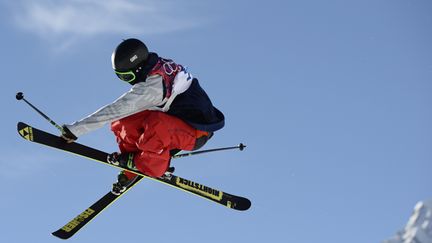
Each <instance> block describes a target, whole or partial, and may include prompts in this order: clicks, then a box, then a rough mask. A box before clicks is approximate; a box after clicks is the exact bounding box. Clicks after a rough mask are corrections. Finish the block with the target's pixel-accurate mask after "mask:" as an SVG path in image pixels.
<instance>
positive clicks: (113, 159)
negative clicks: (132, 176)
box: [107, 152, 137, 170]
mask: <svg viewBox="0 0 432 243" xmlns="http://www.w3.org/2000/svg"><path fill="white" fill-rule="evenodd" d="M133 159H134V154H133V153H121V154H120V153H117V152H114V153H112V154H108V157H107V161H108V163H110V164H112V165H115V166H120V167H123V168H125V169H131V170H136V169H137V168H136V167H135V163H134V160H133Z"/></svg>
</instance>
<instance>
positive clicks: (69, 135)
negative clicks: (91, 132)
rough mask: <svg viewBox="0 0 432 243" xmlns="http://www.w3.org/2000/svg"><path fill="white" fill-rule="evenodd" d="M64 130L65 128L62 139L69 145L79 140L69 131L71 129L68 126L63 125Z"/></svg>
mask: <svg viewBox="0 0 432 243" xmlns="http://www.w3.org/2000/svg"><path fill="white" fill-rule="evenodd" d="M62 128H63V131H62V134H61V137H62V138H63V139H64V140H66V142H68V143H72V142H74V141H75V140H77V139H78V138H77V136H75V135H74V134H73V133H72V132H71V131H70V130H69V128H67V127H66V125H63V126H62Z"/></svg>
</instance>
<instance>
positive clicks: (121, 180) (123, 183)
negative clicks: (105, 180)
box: [111, 172, 138, 196]
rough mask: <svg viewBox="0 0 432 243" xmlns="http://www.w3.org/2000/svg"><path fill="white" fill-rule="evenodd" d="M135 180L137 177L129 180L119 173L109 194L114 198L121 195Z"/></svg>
mask: <svg viewBox="0 0 432 243" xmlns="http://www.w3.org/2000/svg"><path fill="white" fill-rule="evenodd" d="M137 178H138V176H135V177H134V178H132V179H129V178H128V177H127V176H126V175H125V174H124V173H123V172H120V174H119V175H118V176H117V182H116V183H114V184H113V185H112V189H111V193H112V194H114V195H116V196H119V195H121V194H122V193H123V192H125V191H126V190H127V189H128V187H129V186H130V185H131V184H132V183H133V182H134V181H135V180H136V179H137Z"/></svg>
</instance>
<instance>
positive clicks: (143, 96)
mask: <svg viewBox="0 0 432 243" xmlns="http://www.w3.org/2000/svg"><path fill="white" fill-rule="evenodd" d="M164 102H165V101H164V97H163V82H162V77H161V76H159V75H155V76H151V77H149V78H147V80H146V82H140V83H137V84H135V85H134V86H132V88H131V89H130V90H129V91H128V92H127V93H125V94H123V95H122V96H120V97H119V98H118V99H117V100H115V101H114V102H113V103H111V104H109V105H106V106H104V107H102V108H100V109H99V110H97V111H96V112H94V113H93V114H91V115H89V116H87V117H85V118H83V119H81V120H79V121H76V122H74V123H72V124H70V125H66V127H67V128H68V129H69V130H70V131H71V132H72V133H73V134H74V135H75V136H77V137H79V136H81V135H83V134H86V133H88V132H91V131H93V130H96V129H98V128H100V127H102V126H104V125H105V124H107V123H111V122H113V121H116V120H119V119H121V118H124V117H127V116H129V115H132V114H135V113H137V112H140V111H144V110H151V109H154V108H156V107H157V106H160V105H162V104H163V103H164Z"/></svg>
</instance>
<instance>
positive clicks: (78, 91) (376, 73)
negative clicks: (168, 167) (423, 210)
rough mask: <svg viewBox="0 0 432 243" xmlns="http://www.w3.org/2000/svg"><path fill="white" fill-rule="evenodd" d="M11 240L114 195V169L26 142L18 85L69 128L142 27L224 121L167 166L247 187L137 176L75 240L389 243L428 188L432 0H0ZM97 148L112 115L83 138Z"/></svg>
mask: <svg viewBox="0 0 432 243" xmlns="http://www.w3.org/2000/svg"><path fill="white" fill-rule="evenodd" d="M0 4H1V8H0V12H1V14H0V19H1V21H0V28H1V33H2V40H1V43H2V45H0V51H1V53H2V58H1V68H2V71H3V78H2V80H3V88H2V89H1V93H2V95H1V96H0V101H1V104H2V111H3V113H4V116H3V118H2V120H1V124H2V126H1V131H2V134H3V139H1V140H0V141H1V146H0V147H1V148H2V149H1V154H2V156H1V159H0V161H1V163H0V183H1V185H3V187H2V188H3V196H2V197H1V198H2V200H0V210H1V214H2V217H3V222H2V223H1V226H2V227H1V233H0V241H1V242H30V241H31V242H58V239H56V238H54V237H52V236H51V235H50V232H52V231H54V230H56V229H57V228H59V227H61V226H63V225H64V224H65V223H67V222H68V221H69V220H70V219H72V218H73V217H74V216H76V215H77V214H78V213H80V212H81V211H82V210H84V209H85V208H87V207H88V206H90V205H91V204H92V203H93V202H95V201H96V200H97V199H99V198H100V197H101V196H102V195H104V194H105V193H106V192H108V190H110V186H111V183H112V182H113V181H114V180H115V176H116V174H117V171H116V170H114V169H113V168H111V167H106V166H103V165H100V164H98V163H94V162H92V161H88V160H86V159H83V158H80V157H75V156H72V155H69V154H65V153H62V152H59V151H55V150H52V149H49V148H45V147H41V146H39V145H36V144H31V143H28V142H26V141H24V140H22V139H21V138H20V137H19V136H18V135H17V133H16V128H15V127H16V123H17V122H18V121H25V122H27V123H29V124H31V125H34V126H35V127H38V128H42V129H44V130H48V131H51V132H53V133H56V132H57V131H56V130H55V128H53V127H51V126H50V125H49V124H48V123H47V122H46V121H44V120H43V119H41V118H40V117H39V116H38V115H37V114H35V113H34V112H33V111H32V110H30V108H28V107H27V106H26V105H25V104H23V103H21V102H17V101H16V100H15V98H14V96H15V93H16V92H18V91H23V92H24V94H25V96H26V98H27V99H28V100H29V101H31V102H33V103H34V104H35V105H37V106H39V107H40V108H41V109H42V110H44V111H45V112H46V113H47V114H48V115H49V116H51V117H52V118H53V120H55V121H56V122H58V123H71V122H73V121H75V120H77V119H79V118H81V117H83V116H85V115H87V114H89V113H91V112H93V111H94V110H96V109H97V108H99V107H100V106H102V105H104V104H106V103H108V102H111V101H113V100H114V99H115V98H117V97H118V96H119V95H121V94H122V93H123V92H125V91H127V90H128V89H129V86H128V85H127V84H124V83H122V82H120V81H118V80H117V78H116V77H115V75H114V73H113V72H112V70H111V64H110V56H111V52H112V50H113V48H115V46H116V45H117V44H118V43H119V42H120V41H121V39H123V38H128V37H136V38H140V39H142V40H143V41H145V42H146V43H147V45H148V46H149V48H150V49H151V50H152V51H155V52H158V53H159V54H160V55H161V56H163V57H169V58H173V59H174V60H176V61H177V62H179V63H181V64H184V65H186V66H188V67H189V70H190V71H191V72H192V73H193V74H194V75H195V76H196V77H198V78H199V79H200V82H201V85H202V86H203V87H204V88H205V89H206V90H207V92H208V94H209V95H210V97H211V98H212V100H213V102H214V104H215V105H216V106H217V107H218V108H220V109H221V110H222V111H223V112H224V114H225V116H226V119H227V120H226V127H225V128H224V129H223V130H221V131H220V132H218V133H217V134H216V136H215V137H214V138H213V139H212V141H211V142H209V144H208V145H207V146H206V147H207V148H212V147H218V146H230V145H235V144H238V143H239V142H243V143H245V144H247V145H248V148H247V149H246V150H245V151H244V152H221V153H215V154H211V155H210V154H208V155H202V156H196V157H191V158H187V159H179V160H178V161H173V165H174V166H176V169H177V174H178V175H180V176H183V177H185V178H189V179H192V180H195V181H197V182H201V183H203V184H206V185H209V186H212V187H215V188H219V189H222V190H224V191H227V192H230V193H233V194H238V195H242V196H246V197H248V198H250V199H251V200H252V203H253V204H252V208H251V209H250V210H249V211H247V212H234V211H232V210H228V209H226V208H224V207H221V206H218V205H214V204H212V203H210V202H208V201H206V200H201V199H200V198H197V197H194V196H191V195H189V194H185V193H183V192H179V191H177V190H174V189H172V188H169V187H166V186H164V185H161V184H158V183H156V182H152V181H144V182H141V183H140V184H139V185H137V186H136V187H135V188H134V189H133V190H132V191H130V192H128V193H127V194H126V195H125V196H124V197H122V198H121V199H120V200H118V201H117V202H116V203H115V204H114V205H113V206H111V207H110V208H109V209H108V210H106V211H104V212H103V213H102V214H101V215H100V216H98V217H97V218H96V219H95V220H94V221H93V222H91V224H89V225H88V226H87V227H86V228H84V229H83V230H82V231H81V232H79V233H78V234H77V235H76V236H75V237H74V238H72V239H71V240H69V241H70V242H90V241H95V240H97V241H99V242H107V243H108V242H119V241H120V240H124V241H127V242H161V241H167V240H176V241H178V242H190V243H192V242H203V241H205V242H221V241H222V242H269V241H276V242H351V243H357V242H359V243H360V242H380V241H381V240H384V239H387V238H389V237H390V236H391V235H393V234H395V232H396V231H397V230H398V229H399V228H402V227H403V226H404V224H405V223H406V221H407V219H408V217H409V215H410V213H411V211H412V208H413V207H414V205H415V203H416V202H417V201H419V200H422V199H426V198H431V190H430V185H431V184H432V179H431V178H432V177H431V173H430V171H431V170H432V166H431V160H432V150H431V147H432V127H431V124H432V109H431V108H430V107H431V104H432V96H431V93H432V47H431V43H432V32H431V29H432V15H431V14H430V13H431V12H432V3H431V2H430V1H427V0H378V1H376V0H374V1H372V0H363V1H351V0H350V1H342V0H328V1H317V0H307V1H282V0H268V1H246V0H244V1H242V0H230V1H217V3H216V2H214V1H202V0H201V1H198V0H191V1H173V0H172V1H154V0H152V1H134V0H127V1H117V0H106V1H103V3H102V1H96V0H89V1H84V0H70V1H52V0H40V1H30V0H17V1H6V0H2V1H1V2H0ZM79 142H81V143H83V144H86V145H90V146H93V147H96V148H99V149H102V150H105V151H115V150H116V144H115V141H114V138H113V135H112V134H111V133H110V131H109V128H108V127H104V128H103V129H100V130H97V131H95V132H93V133H91V134H88V135H84V136H82V137H81V138H79Z"/></svg>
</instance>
